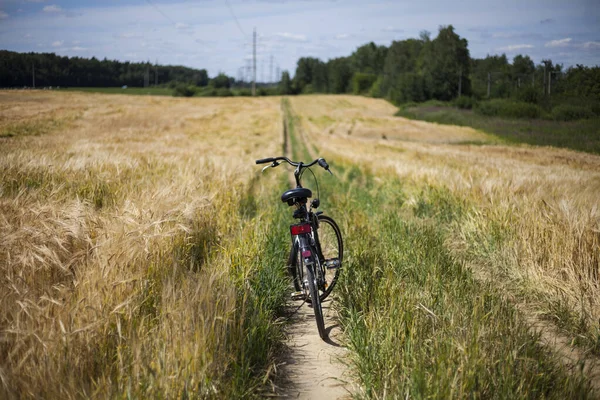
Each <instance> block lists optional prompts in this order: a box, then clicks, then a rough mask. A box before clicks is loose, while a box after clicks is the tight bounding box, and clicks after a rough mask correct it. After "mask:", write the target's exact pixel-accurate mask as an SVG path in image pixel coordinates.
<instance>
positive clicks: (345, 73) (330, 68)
mask: <svg viewBox="0 0 600 400" xmlns="http://www.w3.org/2000/svg"><path fill="white" fill-rule="evenodd" d="M327 78H328V87H329V93H347V92H348V91H350V89H351V87H350V86H351V85H350V80H351V79H352V68H351V67H350V59H349V58H348V57H340V58H334V59H332V60H329V62H328V63H327Z"/></svg>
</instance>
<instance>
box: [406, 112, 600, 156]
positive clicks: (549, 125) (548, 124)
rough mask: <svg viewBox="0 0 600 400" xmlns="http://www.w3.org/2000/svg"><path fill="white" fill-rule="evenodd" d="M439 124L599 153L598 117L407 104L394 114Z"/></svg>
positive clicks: (515, 139) (534, 143) (505, 137)
mask: <svg viewBox="0 0 600 400" xmlns="http://www.w3.org/2000/svg"><path fill="white" fill-rule="evenodd" d="M396 115H398V116H401V117H405V118H410V119H417V120H422V121H428V122H436V123H439V124H447V125H459V126H470V127H473V128H475V129H479V130H482V131H484V132H486V133H490V134H493V135H496V136H497V137H499V138H501V139H502V140H504V141H506V142H508V143H527V144H531V145H536V146H554V147H562V148H568V149H572V150H578V151H584V152H588V153H593V154H600V118H597V117H596V118H591V119H583V120H579V121H569V122H566V121H552V120H543V119H509V118H502V117H488V116H484V115H480V114H477V113H476V112H474V111H471V110H460V109H457V108H454V107H446V106H427V105H410V106H409V107H406V108H401V109H400V110H399V111H398V113H397V114H396Z"/></svg>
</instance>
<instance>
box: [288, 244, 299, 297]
mask: <svg viewBox="0 0 600 400" xmlns="http://www.w3.org/2000/svg"><path fill="white" fill-rule="evenodd" d="M287 267H288V272H289V273H290V275H291V276H292V283H293V284H294V289H295V290H296V292H299V291H301V290H302V284H301V282H302V270H301V267H302V262H301V260H300V252H299V251H298V246H296V245H295V244H294V243H292V249H291V250H290V256H289V258H288V264H287Z"/></svg>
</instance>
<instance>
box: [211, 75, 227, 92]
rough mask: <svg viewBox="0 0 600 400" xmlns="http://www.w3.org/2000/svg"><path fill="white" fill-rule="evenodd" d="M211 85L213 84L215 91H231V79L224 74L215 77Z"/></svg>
mask: <svg viewBox="0 0 600 400" xmlns="http://www.w3.org/2000/svg"><path fill="white" fill-rule="evenodd" d="M210 83H211V86H213V87H214V88H215V89H220V88H226V89H229V88H230V87H231V81H230V79H229V77H228V76H227V75H225V74H224V73H220V74H219V75H217V76H215V77H214V78H213V79H212V80H211V82H210Z"/></svg>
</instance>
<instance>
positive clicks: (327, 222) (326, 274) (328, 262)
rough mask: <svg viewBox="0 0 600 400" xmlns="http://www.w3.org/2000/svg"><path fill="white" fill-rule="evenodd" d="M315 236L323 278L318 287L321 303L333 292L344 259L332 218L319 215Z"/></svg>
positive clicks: (339, 234) (337, 229)
mask: <svg viewBox="0 0 600 400" xmlns="http://www.w3.org/2000/svg"><path fill="white" fill-rule="evenodd" d="M317 234H318V237H319V240H318V245H317V251H319V252H320V254H319V261H320V264H321V270H322V272H323V278H324V282H322V285H321V287H319V289H320V296H319V298H320V300H321V301H323V300H325V299H326V298H327V296H329V294H330V293H331V291H332V290H333V287H334V286H335V284H336V282H337V280H338V277H339V275H340V270H341V269H342V259H343V257H344V244H343V242H342V234H341V232H340V228H339V227H338V225H337V224H336V222H335V221H334V220H333V218H331V217H328V216H326V215H319V230H318V233H317Z"/></svg>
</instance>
